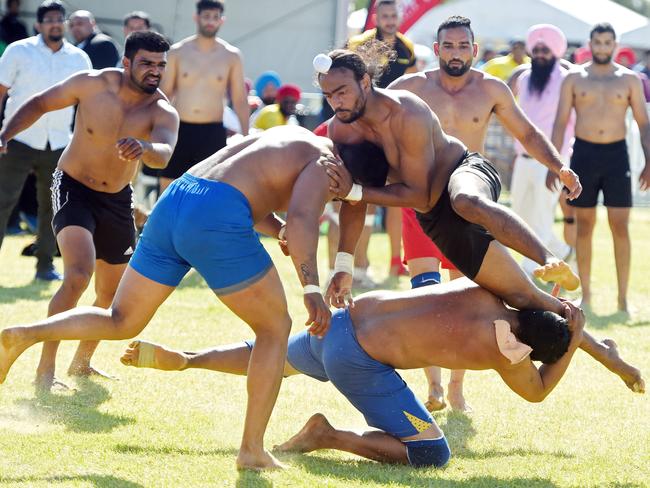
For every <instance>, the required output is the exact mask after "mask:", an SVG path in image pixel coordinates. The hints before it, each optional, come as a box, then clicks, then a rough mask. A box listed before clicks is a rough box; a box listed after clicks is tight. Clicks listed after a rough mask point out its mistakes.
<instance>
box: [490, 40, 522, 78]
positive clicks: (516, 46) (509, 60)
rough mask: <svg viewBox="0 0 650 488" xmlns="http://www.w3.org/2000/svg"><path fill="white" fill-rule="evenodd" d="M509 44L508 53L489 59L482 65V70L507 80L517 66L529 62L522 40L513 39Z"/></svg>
mask: <svg viewBox="0 0 650 488" xmlns="http://www.w3.org/2000/svg"><path fill="white" fill-rule="evenodd" d="M510 46H511V48H510V54H506V55H505V56H499V57H497V58H494V59H491V60H490V61H488V62H487V63H485V64H484V65H483V67H482V69H483V71H485V72H486V73H488V74H491V75H492V76H496V77H497V78H499V79H501V80H503V81H507V80H508V78H510V75H511V73H512V72H513V70H514V69H515V68H516V67H517V66H519V65H520V64H525V63H530V58H529V57H528V56H526V45H525V44H524V42H523V41H513V42H512V43H511V44H510Z"/></svg>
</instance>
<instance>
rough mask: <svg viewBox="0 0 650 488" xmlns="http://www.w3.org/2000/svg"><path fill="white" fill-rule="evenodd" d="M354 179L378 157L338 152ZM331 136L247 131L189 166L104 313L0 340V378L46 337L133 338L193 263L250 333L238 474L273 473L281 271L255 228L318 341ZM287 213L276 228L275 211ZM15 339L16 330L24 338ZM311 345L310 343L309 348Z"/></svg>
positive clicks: (379, 166)
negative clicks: (288, 279) (276, 248)
mask: <svg viewBox="0 0 650 488" xmlns="http://www.w3.org/2000/svg"><path fill="white" fill-rule="evenodd" d="M337 150H338V154H339V155H340V156H341V158H342V159H343V161H344V162H345V164H347V165H348V167H349V168H350V171H351V172H352V173H353V174H354V175H355V179H356V181H358V182H359V183H363V184H364V185H368V186H369V187H370V186H373V185H384V184H385V183H386V176H387V174H388V162H387V161H386V160H385V158H384V157H383V152H382V150H381V149H380V148H378V147H376V146H374V145H372V144H370V143H363V144H357V145H346V146H341V145H340V146H338V147H337ZM333 151H334V147H333V144H332V142H331V141H330V140H329V139H326V138H324V137H317V136H315V135H313V134H312V133H311V132H309V131H308V130H307V129H303V128H302V127H291V126H283V127H274V128H272V129H269V130H268V131H264V132H260V133H258V134H253V135H250V136H248V137H246V138H243V139H242V140H241V141H240V142H238V143H236V144H233V145H231V146H229V147H227V148H224V149H223V150H221V151H218V152H217V153H215V154H214V155H212V156H211V157H209V158H207V159H206V160H205V161H202V162H201V163H199V164H197V165H195V166H194V167H192V168H191V169H190V170H189V171H187V172H186V173H185V174H183V176H182V177H181V178H178V179H177V180H176V181H175V182H174V183H172V184H171V185H170V187H169V188H168V189H167V191H166V192H165V193H164V194H163V195H162V196H161V197H160V199H159V200H158V202H157V203H156V206H155V207H154V209H153V211H152V213H151V216H150V218H149V220H148V221H147V224H146V225H145V228H144V231H143V233H142V237H141V239H140V241H139V242H138V247H137V249H136V250H135V253H134V255H133V258H132V259H131V261H130V262H129V265H128V267H127V269H126V271H125V273H124V277H123V278H122V280H121V281H120V284H119V287H118V290H117V292H116V294H115V300H114V301H113V303H112V304H111V308H110V309H109V310H104V309H102V308H97V307H85V308H79V309H76V310H74V311H68V312H65V313H62V314H58V315H57V316H56V317H51V318H50V319H48V320H46V321H41V322H40V323H38V324H34V326H32V327H23V328H20V327H19V328H18V329H14V332H15V331H17V330H18V331H21V332H19V333H18V335H12V334H11V331H3V333H2V335H1V336H0V383H2V382H4V380H5V377H6V374H7V372H8V370H9V368H10V367H11V364H12V363H13V361H14V360H15V359H16V358H17V357H18V356H19V355H20V354H21V353H22V352H23V351H24V350H25V349H26V348H27V347H29V346H31V345H33V344H35V343H36V342H40V341H44V340H72V339H86V340H103V339H108V340H121V339H128V338H132V337H135V336H136V335H137V334H139V333H140V332H141V331H142V330H143V329H144V328H145V327H146V326H147V324H148V323H149V321H150V320H151V318H152V317H153V315H154V313H155V312H156V310H157V309H158V308H159V307H160V305H162V303H163V302H164V301H165V300H166V299H167V297H168V296H169V295H170V294H171V293H172V292H173V291H174V289H175V288H176V287H177V286H178V285H179V284H180V282H181V280H182V279H183V277H184V276H185V275H186V274H187V273H188V271H190V268H192V267H194V268H195V269H196V270H197V271H198V272H199V273H200V274H201V276H202V277H203V278H204V279H205V281H206V282H207V284H208V286H209V287H210V288H211V289H212V291H213V292H214V294H215V295H216V296H217V297H218V298H219V300H220V301H221V302H222V303H223V304H224V305H226V306H227V307H228V308H229V309H230V310H232V311H233V313H235V314H236V315H237V316H238V317H239V318H241V319H242V320H243V321H245V322H246V323H247V324H248V325H249V326H250V327H251V329H253V332H254V333H255V335H256V343H255V349H254V351H253V352H252V353H251V354H250V355H249V358H248V367H247V370H248V385H247V389H248V395H249V397H248V405H247V407H246V420H245V424H244V432H243V435H242V442H241V448H240V450H239V455H238V456H237V466H238V467H239V468H251V469H264V468H277V467H280V465H279V463H278V462H277V460H276V459H275V458H274V457H273V456H272V455H271V454H269V453H268V452H267V451H266V450H264V432H265V430H266V426H267V423H268V421H269V417H270V416H271V411H272V409H273V406H274V404H275V400H276V398H277V395H278V391H279V389H280V382H281V380H282V368H283V365H284V362H285V358H286V355H287V339H288V337H289V331H290V329H291V317H289V313H288V310H287V300H286V297H285V294H284V290H283V288H282V283H281V281H280V276H279V275H278V272H277V270H276V268H275V267H274V265H273V262H272V261H271V257H270V256H269V254H268V252H267V251H266V250H265V249H264V246H263V245H262V243H261V242H260V239H259V236H258V234H257V232H256V231H259V232H263V233H264V234H267V235H269V236H273V237H276V238H277V239H278V240H280V241H281V246H282V247H283V250H285V251H286V253H287V254H289V255H291V258H292V260H293V263H294V266H295V268H296V271H297V273H298V276H299V279H300V283H301V285H302V286H303V294H304V297H303V298H304V304H305V308H306V309H307V311H308V313H309V318H308V320H307V322H306V325H309V326H310V327H309V333H310V334H313V335H315V336H318V337H319V339H320V338H322V337H323V336H324V335H325V334H326V333H327V330H328V327H329V325H330V319H331V313H330V310H329V307H328V306H327V305H326V303H325V300H324V299H323V294H322V292H321V289H320V286H319V281H318V261H317V256H316V250H317V246H318V219H319V217H320V215H321V214H322V212H323V208H324V206H325V203H326V202H327V201H329V200H331V199H332V197H333V195H332V193H331V192H330V191H329V178H328V176H327V173H326V168H325V167H324V161H325V160H326V158H333V157H334V152H333ZM275 211H286V212H287V222H286V225H284V223H283V222H282V221H281V220H280V219H278V218H277V217H276V216H275V214H274V213H273V212H275ZM22 332H25V334H23V333H22ZM319 339H316V340H317V341H319Z"/></svg>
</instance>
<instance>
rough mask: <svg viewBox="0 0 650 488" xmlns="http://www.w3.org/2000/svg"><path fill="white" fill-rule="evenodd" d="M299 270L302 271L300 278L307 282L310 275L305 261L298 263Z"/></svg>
mask: <svg viewBox="0 0 650 488" xmlns="http://www.w3.org/2000/svg"><path fill="white" fill-rule="evenodd" d="M300 272H301V273H302V279H303V280H304V281H305V283H309V277H310V276H311V273H310V272H309V266H307V265H306V264H305V263H302V264H301V265H300Z"/></svg>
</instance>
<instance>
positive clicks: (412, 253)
mask: <svg viewBox="0 0 650 488" xmlns="http://www.w3.org/2000/svg"><path fill="white" fill-rule="evenodd" d="M402 243H403V244H404V264H408V262H409V259H417V258H436V259H439V260H440V266H441V267H442V268H443V269H453V270H455V269H456V266H454V265H453V264H452V263H451V261H449V260H448V259H447V258H446V257H445V256H444V255H443V254H442V253H441V252H440V249H438V247H437V246H436V245H435V244H434V243H433V241H432V240H431V239H430V238H429V237H428V236H427V235H426V234H425V233H424V231H423V230H422V227H420V223H419V222H418V219H417V218H416V217H415V210H413V209H412V208H403V209H402Z"/></svg>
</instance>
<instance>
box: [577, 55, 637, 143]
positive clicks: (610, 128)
mask: <svg viewBox="0 0 650 488" xmlns="http://www.w3.org/2000/svg"><path fill="white" fill-rule="evenodd" d="M566 82H567V83H570V85H571V93H572V99H573V106H574V107H575V110H576V127H575V134H576V137H579V138H580V139H584V140H587V141H590V142H595V143H600V144H606V143H609V142H615V141H620V140H622V139H625V114H626V112H627V108H628V107H629V106H630V101H631V97H632V90H633V89H635V85H640V81H639V79H638V78H637V76H636V75H635V74H634V73H633V72H632V71H630V70H628V69H627V68H625V67H623V66H620V65H617V64H615V65H614V69H613V71H612V72H610V73H608V74H606V75H599V74H596V73H594V70H593V65H589V66H587V67H586V68H585V69H584V70H580V71H577V72H575V73H572V74H570V75H569V76H568V77H567V81H566ZM636 88H637V89H638V88H639V86H636Z"/></svg>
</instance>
